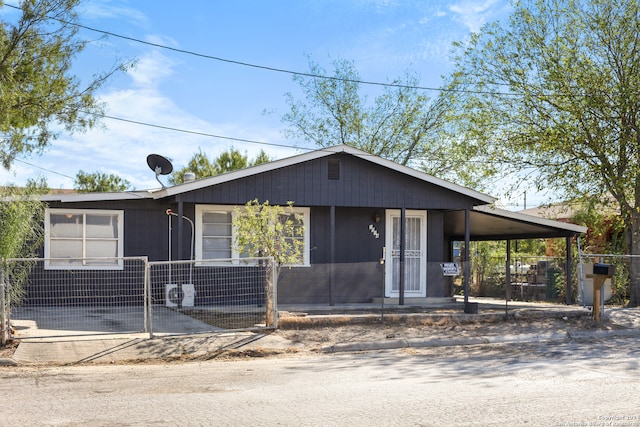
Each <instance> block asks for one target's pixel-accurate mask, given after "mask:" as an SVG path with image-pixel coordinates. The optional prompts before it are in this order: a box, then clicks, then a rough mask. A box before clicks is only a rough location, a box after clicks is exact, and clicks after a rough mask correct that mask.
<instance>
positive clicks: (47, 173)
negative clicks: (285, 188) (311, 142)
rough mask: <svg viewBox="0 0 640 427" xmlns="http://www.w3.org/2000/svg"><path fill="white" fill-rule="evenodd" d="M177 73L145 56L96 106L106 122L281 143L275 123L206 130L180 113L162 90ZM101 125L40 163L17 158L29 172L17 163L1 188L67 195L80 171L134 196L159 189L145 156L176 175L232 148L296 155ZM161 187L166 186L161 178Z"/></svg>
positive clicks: (162, 60) (66, 141) (61, 143)
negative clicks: (200, 156)
mask: <svg viewBox="0 0 640 427" xmlns="http://www.w3.org/2000/svg"><path fill="white" fill-rule="evenodd" d="M176 66H177V63H176V62H175V61H172V60H171V59H169V58H167V57H166V56H164V55H163V54H162V53H160V52H157V51H149V52H148V53H147V54H145V55H143V56H142V57H141V58H140V60H139V63H138V66H137V67H136V68H135V69H133V70H131V71H129V72H128V73H127V76H128V77H129V78H130V81H129V83H128V84H126V85H123V86H121V88H119V89H112V90H108V91H105V92H103V93H102V95H101V97H100V98H101V100H102V101H104V102H105V103H106V104H107V106H108V107H107V111H106V115H107V116H113V117H117V118H121V119H125V120H132V121H138V122H143V123H148V124H152V125H159V126H164V127H168V128H176V129H184V130H190V131H194V132H202V133H206V134H213V135H222V136H231V137H235V138H241V139H246V140H256V141H264V142H269V141H275V142H279V141H281V140H282V136H281V135H280V132H279V128H280V126H279V122H278V123H274V124H271V123H267V121H266V120H265V123H255V120H254V122H252V123H251V125H246V124H243V123H210V122H207V121H205V120H202V119H201V118H199V117H197V116H195V115H193V114H192V113H189V112H187V111H185V110H183V109H181V108H180V107H179V106H177V105H176V104H175V102H174V101H173V100H172V99H171V98H170V97H169V96H168V95H167V94H165V93H164V92H163V91H162V89H161V88H162V84H163V83H165V82H166V80H167V79H169V78H171V77H172V76H173V75H174V74H175V72H176V70H175V67H176ZM102 125H103V126H99V127H96V128H94V129H91V130H89V131H87V132H86V133H76V134H73V135H66V134H63V135H61V137H60V138H59V139H57V140H54V141H52V143H51V145H50V146H49V147H48V148H47V149H46V150H45V152H44V154H43V155H42V156H38V155H33V156H29V157H26V156H25V157H21V159H22V160H24V161H25V162H28V163H29V164H32V165H34V166H31V165H29V164H27V163H24V162H21V161H17V162H15V163H14V165H13V168H12V170H11V171H4V170H3V171H0V182H3V183H8V182H11V183H15V184H16V185H23V184H24V183H26V181H27V180H28V179H29V178H35V177H37V176H44V177H46V179H47V182H48V184H49V187H51V188H72V187H73V178H74V177H75V176H76V174H77V173H78V171H79V170H83V171H85V172H89V173H92V172H96V171H99V172H103V173H112V174H115V175H117V176H120V177H121V178H124V179H126V180H127V181H129V182H130V183H131V184H132V186H133V187H134V188H136V189H147V188H155V187H158V182H157V181H156V179H155V175H154V173H153V172H152V171H151V170H150V169H149V168H148V166H147V164H146V157H147V156H148V155H149V154H151V153H157V154H161V155H163V156H166V157H168V158H170V159H171V160H172V162H173V164H174V167H175V168H176V169H178V168H181V167H183V166H184V165H186V164H187V162H188V161H189V160H190V159H191V157H192V156H193V154H194V153H196V152H197V151H198V148H199V147H200V148H201V149H202V151H204V152H205V153H207V155H209V156H210V157H211V158H215V157H217V156H218V155H219V154H220V153H221V152H222V151H225V150H227V149H228V148H229V147H231V146H234V147H235V148H237V149H239V150H240V151H241V152H243V153H244V152H246V153H247V155H248V156H249V158H253V157H255V155H256V154H257V153H258V152H259V151H260V149H261V148H264V149H265V151H266V152H267V154H268V155H270V156H271V157H276V158H282V157H286V156H289V155H292V154H294V153H295V150H294V149H286V148H278V147H270V146H261V145H257V144H251V143H245V142H241V141H231V140H223V139H217V138H212V137H209V136H206V135H195V134H189V133H183V132H176V131H173V130H170V129H163V128H159V127H153V126H145V125H141V124H135V123H130V122H126V121H122V120H114V119H110V118H105V119H103V120H102ZM161 179H162V180H163V182H165V183H167V178H166V177H162V178H161Z"/></svg>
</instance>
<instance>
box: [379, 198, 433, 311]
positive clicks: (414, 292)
mask: <svg viewBox="0 0 640 427" xmlns="http://www.w3.org/2000/svg"><path fill="white" fill-rule="evenodd" d="M400 220H401V215H400V211H399V210H388V211H387V225H386V230H387V232H386V242H385V244H386V247H387V259H386V263H385V265H386V274H385V295H386V296H387V297H391V298H394V297H395V298H397V297H398V296H399V295H400V243H401V239H400V237H401V234H400V230H401V223H400ZM426 223H427V213H426V212H425V211H409V210H408V211H406V226H405V248H404V261H405V268H404V295H405V297H424V296H426V271H427V268H426V265H427V251H426V236H427V230H426Z"/></svg>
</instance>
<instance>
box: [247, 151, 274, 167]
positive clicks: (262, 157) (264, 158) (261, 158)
mask: <svg viewBox="0 0 640 427" xmlns="http://www.w3.org/2000/svg"><path fill="white" fill-rule="evenodd" d="M272 161H273V159H272V158H271V157H269V156H268V155H267V153H265V152H264V150H260V152H259V153H258V155H257V156H256V158H255V159H253V160H252V161H250V162H249V166H257V165H261V164H263V163H269V162H272Z"/></svg>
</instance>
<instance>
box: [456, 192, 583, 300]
mask: <svg viewBox="0 0 640 427" xmlns="http://www.w3.org/2000/svg"><path fill="white" fill-rule="evenodd" d="M444 228H445V229H444V232H445V235H447V236H449V237H450V240H451V242H454V241H461V242H465V245H464V248H465V250H464V254H463V258H464V259H467V260H468V259H470V254H469V243H470V242H471V241H498V240H506V242H507V250H506V252H507V253H506V262H507V265H510V263H511V241H512V240H521V239H541V238H542V239H557V238H564V239H565V245H566V271H565V274H566V277H568V278H570V277H571V262H570V261H571V239H572V238H574V237H577V236H579V235H580V234H583V233H586V232H587V227H584V226H580V225H575V224H570V223H566V222H560V221H554V220H550V219H545V218H539V217H535V216H532V215H526V214H522V213H518V212H512V211H507V210H504V209H498V208H496V207H494V206H491V205H483V206H474V207H473V209H467V210H459V211H451V212H449V213H448V214H447V215H446V217H445V221H444ZM464 266H465V271H464V289H465V309H466V307H467V306H468V295H469V279H470V265H469V263H468V262H467V263H464ZM506 273H507V286H509V285H510V283H511V274H510V271H509V269H507V272H506ZM566 286H567V289H566V295H567V299H566V302H567V304H571V299H572V296H571V281H570V280H567V284H566Z"/></svg>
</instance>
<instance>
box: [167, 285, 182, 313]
mask: <svg viewBox="0 0 640 427" xmlns="http://www.w3.org/2000/svg"><path fill="white" fill-rule="evenodd" d="M164 289H165V290H164V300H165V305H166V306H167V307H171V308H175V307H179V306H180V303H181V301H180V299H181V298H180V289H179V288H178V285H176V284H175V283H169V284H167V285H165V288H164Z"/></svg>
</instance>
